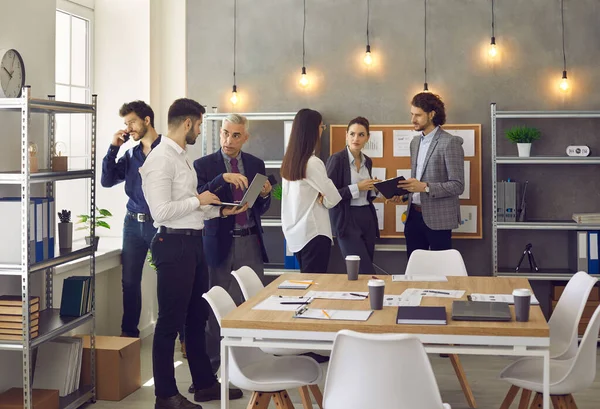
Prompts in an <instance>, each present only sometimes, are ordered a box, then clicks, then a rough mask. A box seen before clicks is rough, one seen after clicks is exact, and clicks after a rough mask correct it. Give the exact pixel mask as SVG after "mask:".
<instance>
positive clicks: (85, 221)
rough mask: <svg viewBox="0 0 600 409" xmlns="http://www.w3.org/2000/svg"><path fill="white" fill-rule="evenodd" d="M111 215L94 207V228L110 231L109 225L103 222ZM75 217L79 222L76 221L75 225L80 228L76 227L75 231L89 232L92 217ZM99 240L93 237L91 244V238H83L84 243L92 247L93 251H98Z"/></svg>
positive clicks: (81, 215)
mask: <svg viewBox="0 0 600 409" xmlns="http://www.w3.org/2000/svg"><path fill="white" fill-rule="evenodd" d="M111 216H112V213H111V212H109V211H108V210H106V209H99V208H98V207H96V222H95V226H96V228H98V227H104V228H106V229H110V225H109V224H108V223H107V222H106V221H104V219H106V218H107V217H111ZM77 217H79V220H78V221H77V224H81V225H82V226H80V227H78V228H77V230H87V231H91V225H90V223H91V220H92V217H91V216H90V215H88V214H80V215H78V216H77ZM99 240H100V238H99V237H98V236H94V241H93V243H92V238H91V236H86V237H85V243H86V244H87V245H88V246H89V245H92V244H93V246H94V251H97V250H98V241H99Z"/></svg>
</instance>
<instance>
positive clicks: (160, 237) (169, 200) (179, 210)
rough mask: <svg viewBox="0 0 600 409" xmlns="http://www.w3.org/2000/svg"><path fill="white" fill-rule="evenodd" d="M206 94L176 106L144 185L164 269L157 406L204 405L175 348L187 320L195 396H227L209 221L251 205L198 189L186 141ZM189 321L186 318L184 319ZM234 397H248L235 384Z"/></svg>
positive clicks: (155, 362)
mask: <svg viewBox="0 0 600 409" xmlns="http://www.w3.org/2000/svg"><path fill="white" fill-rule="evenodd" d="M204 112H205V110H204V108H203V107H202V105H200V104H199V103H198V102H196V101H194V100H191V99H187V98H181V99H178V100H176V101H175V102H173V104H172V105H171V107H170V108H169V114H168V127H169V131H168V134H167V135H166V137H164V138H163V140H162V143H161V144H159V145H158V146H157V147H156V148H154V149H153V150H152V152H151V153H150V155H148V157H147V159H146V162H145V163H144V165H143V166H142V167H141V168H140V173H141V175H142V189H143V191H144V196H145V198H146V201H147V202H148V206H149V208H150V214H151V215H152V218H153V219H154V226H155V227H157V228H158V232H157V234H156V236H154V239H153V240H152V243H151V247H150V248H151V250H152V258H153V262H154V265H155V266H156V269H157V292H158V320H157V322H156V328H155V330H154V343H153V345H152V369H153V375H154V385H155V387H154V390H155V395H156V403H155V409H198V408H200V409H201V406H200V405H196V404H194V403H192V402H190V401H188V400H187V399H186V398H184V397H183V396H182V395H181V394H180V393H179V391H178V390H177V385H176V382H175V370H174V367H173V350H174V347H175V339H176V338H177V331H178V330H179V329H180V328H181V327H182V326H183V325H184V324H185V336H186V347H187V356H188V361H189V365H190V372H191V374H192V381H193V383H194V385H196V394H195V395H194V399H195V400H202V401H206V400H213V399H220V396H221V394H220V385H219V382H218V381H217V379H216V377H215V375H214V374H213V371H212V368H211V365H210V360H209V358H208V355H207V354H206V345H205V334H204V327H205V325H206V320H207V318H208V313H209V308H210V307H209V306H208V304H207V302H206V301H205V300H204V299H203V298H202V294H203V293H205V292H206V291H208V268H207V265H206V261H205V258H204V252H203V247H202V229H203V228H204V221H205V220H207V219H212V218H214V217H219V216H221V217H225V216H229V215H233V214H237V213H240V212H245V211H246V210H247V206H244V207H242V208H240V209H237V210H235V209H234V208H231V207H221V206H212V205H218V204H219V203H220V201H219V198H218V197H217V196H215V195H214V194H213V193H211V192H208V191H207V192H204V193H202V194H197V193H196V188H197V186H198V180H197V177H196V172H195V171H194V168H193V167H192V165H191V164H190V162H189V161H188V159H187V151H186V147H187V145H188V144H190V145H192V144H194V143H195V142H196V138H197V137H198V135H199V134H200V125H201V124H202V114H204ZM184 321H185V322H184ZM229 395H230V396H229V398H230V399H236V398H241V397H242V392H241V391H240V390H239V389H230V391H229Z"/></svg>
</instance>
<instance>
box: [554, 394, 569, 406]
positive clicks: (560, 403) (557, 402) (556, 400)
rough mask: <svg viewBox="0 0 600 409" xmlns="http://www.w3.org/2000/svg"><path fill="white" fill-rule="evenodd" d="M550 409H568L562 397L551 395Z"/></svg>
mask: <svg viewBox="0 0 600 409" xmlns="http://www.w3.org/2000/svg"><path fill="white" fill-rule="evenodd" d="M550 399H552V407H553V408H554V409H568V406H567V401H566V400H565V397H564V396H563V395H551V396H550Z"/></svg>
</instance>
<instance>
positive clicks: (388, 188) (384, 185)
mask: <svg viewBox="0 0 600 409" xmlns="http://www.w3.org/2000/svg"><path fill="white" fill-rule="evenodd" d="M401 180H406V179H405V178H404V176H398V177H395V178H392V179H387V180H384V181H383V182H377V183H375V184H374V185H373V186H375V188H376V189H377V190H379V191H380V192H381V194H382V195H383V196H384V197H385V198H386V199H391V198H392V197H394V196H404V195H406V194H408V190H406V189H402V188H399V187H398V182H399V181H401Z"/></svg>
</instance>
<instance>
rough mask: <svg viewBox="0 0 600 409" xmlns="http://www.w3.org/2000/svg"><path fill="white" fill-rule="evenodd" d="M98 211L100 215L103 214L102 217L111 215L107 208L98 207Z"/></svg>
mask: <svg viewBox="0 0 600 409" xmlns="http://www.w3.org/2000/svg"><path fill="white" fill-rule="evenodd" d="M98 213H100V214H101V215H102V216H104V217H109V216H112V213H111V212H109V211H108V210H106V209H99V210H98Z"/></svg>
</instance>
